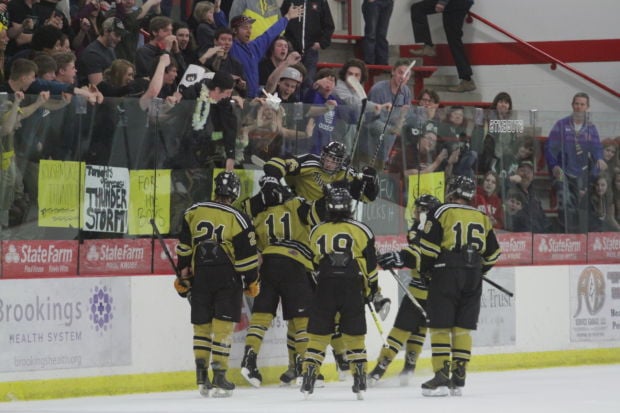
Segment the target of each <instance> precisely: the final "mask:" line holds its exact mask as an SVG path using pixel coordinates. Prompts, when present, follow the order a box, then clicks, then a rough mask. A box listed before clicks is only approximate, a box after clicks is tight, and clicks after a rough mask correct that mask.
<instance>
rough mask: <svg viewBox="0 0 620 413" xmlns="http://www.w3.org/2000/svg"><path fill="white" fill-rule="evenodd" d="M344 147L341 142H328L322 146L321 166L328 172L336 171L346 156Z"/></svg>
mask: <svg viewBox="0 0 620 413" xmlns="http://www.w3.org/2000/svg"><path fill="white" fill-rule="evenodd" d="M346 151H347V149H346V147H345V146H344V143H342V142H335V141H334V142H330V143H328V144H327V145H325V146H323V150H322V152H321V166H322V167H323V170H324V171H325V172H327V173H329V174H334V173H336V172H338V171H339V170H340V169H341V168H342V165H343V164H344V163H345V159H346V157H347V154H346Z"/></svg>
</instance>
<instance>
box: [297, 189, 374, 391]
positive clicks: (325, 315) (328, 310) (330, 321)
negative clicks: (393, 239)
mask: <svg viewBox="0 0 620 413" xmlns="http://www.w3.org/2000/svg"><path fill="white" fill-rule="evenodd" d="M351 204H352V197H351V194H350V193H349V191H348V189H347V188H346V187H345V186H340V185H338V186H336V185H334V186H332V187H331V188H329V189H328V192H327V195H326V205H327V217H326V221H324V222H323V223H321V224H319V225H317V226H316V227H314V228H313V229H312V231H311V232H310V246H311V248H312V249H313V252H314V259H313V262H314V264H315V268H316V271H317V272H316V278H317V286H316V291H315V296H314V300H313V303H312V306H311V308H310V320H309V322H308V336H309V339H310V341H309V343H308V349H307V350H306V353H305V355H304V361H303V367H302V377H303V380H302V385H301V391H302V392H303V393H304V395H305V396H306V397H308V395H309V394H311V393H312V392H313V391H314V384H315V380H316V378H317V374H318V370H319V368H320V367H321V364H322V363H323V360H324V359H325V349H326V348H327V346H328V345H329V343H330V340H331V336H332V333H333V331H334V327H335V321H334V318H335V316H336V314H339V315H340V320H339V323H340V331H341V333H342V337H343V341H344V344H345V348H346V349H347V359H348V361H349V364H350V366H351V370H352V373H353V387H352V389H353V392H354V393H356V395H357V398H358V399H362V398H363V393H364V392H365V391H366V364H367V361H366V347H365V344H364V338H365V335H366V316H365V312H364V304H365V301H366V300H371V299H372V296H373V294H375V293H377V291H378V288H379V287H378V283H377V263H376V260H377V252H376V249H375V238H374V235H373V233H372V231H371V230H370V228H369V227H368V226H366V225H365V224H363V223H361V222H358V221H355V220H353V219H351V215H352V211H351V208H352V206H351Z"/></svg>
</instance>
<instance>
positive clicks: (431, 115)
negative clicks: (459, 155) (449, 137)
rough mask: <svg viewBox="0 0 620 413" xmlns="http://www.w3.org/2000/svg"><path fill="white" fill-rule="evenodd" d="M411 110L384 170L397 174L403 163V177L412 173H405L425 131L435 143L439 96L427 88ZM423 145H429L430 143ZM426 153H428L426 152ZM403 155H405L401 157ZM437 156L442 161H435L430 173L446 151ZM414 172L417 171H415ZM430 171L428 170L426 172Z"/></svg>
mask: <svg viewBox="0 0 620 413" xmlns="http://www.w3.org/2000/svg"><path fill="white" fill-rule="evenodd" d="M413 109H414V110H412V111H410V112H409V113H408V114H407V116H406V119H405V123H404V125H403V128H402V130H401V133H400V134H399V136H397V137H396V140H394V144H393V145H392V148H391V149H390V152H389V155H388V165H387V166H386V168H385V169H386V170H387V171H390V172H398V170H399V168H401V169H402V166H403V162H404V163H405V165H404V166H405V171H404V172H405V175H408V174H410V173H412V172H411V171H409V172H407V170H409V169H412V168H413V166H412V165H414V163H413V158H412V157H413V156H417V154H418V153H419V151H418V140H419V139H420V135H422V134H424V133H426V131H428V130H432V131H433V136H434V140H433V142H434V143H435V144H436V143H437V127H438V126H439V121H440V111H439V95H438V94H437V92H435V91H434V90H432V89H428V88H425V89H423V90H422V91H421V92H420V94H419V95H418V106H417V107H414V108H413ZM425 143H430V141H427V142H425ZM427 148H428V147H426V148H423V150H424V149H427ZM433 151H435V147H433ZM426 152H427V153H428V151H426ZM403 153H404V154H405V155H403ZM437 154H439V155H441V156H440V158H442V159H439V160H438V161H437V162H438V164H437V165H435V166H434V167H431V169H432V171H435V170H436V169H437V168H438V167H439V165H441V163H442V162H443V161H444V160H445V159H444V158H443V154H447V150H446V151H443V153H442V151H439V152H438V153H437ZM434 160H436V159H432V161H434ZM424 163H426V162H424ZM415 170H416V171H417V169H415ZM442 170H443V169H442ZM432 171H430V170H429V171H427V172H432Z"/></svg>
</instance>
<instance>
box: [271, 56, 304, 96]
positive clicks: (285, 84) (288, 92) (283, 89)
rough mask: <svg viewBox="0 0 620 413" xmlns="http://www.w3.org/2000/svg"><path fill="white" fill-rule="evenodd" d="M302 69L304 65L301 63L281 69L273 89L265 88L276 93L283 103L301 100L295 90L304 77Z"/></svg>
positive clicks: (297, 89)
mask: <svg viewBox="0 0 620 413" xmlns="http://www.w3.org/2000/svg"><path fill="white" fill-rule="evenodd" d="M303 69H304V67H303V65H302V64H301V63H298V64H296V65H291V66H289V67H287V68H286V69H284V70H283V71H282V74H281V75H280V77H279V79H278V82H277V85H276V88H275V90H271V91H270V90H269V89H267V88H265V90H266V91H267V92H269V93H272V94H273V93H277V94H278V98H280V100H281V101H282V103H284V104H287V103H296V102H301V99H300V98H299V95H298V93H297V92H298V91H299V86H300V85H301V82H303V79H304V73H305V72H304V70H303Z"/></svg>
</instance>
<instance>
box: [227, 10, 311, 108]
mask: <svg viewBox="0 0 620 413" xmlns="http://www.w3.org/2000/svg"><path fill="white" fill-rule="evenodd" d="M301 11H302V8H301V7H297V6H291V7H290V8H289V9H288V12H287V13H286V16H284V17H282V18H280V19H279V20H278V21H277V22H276V23H275V24H273V25H272V26H271V27H270V28H269V29H267V31H266V32H265V33H263V34H261V35H260V36H258V37H257V38H256V39H254V40H250V36H251V35H252V23H254V21H255V20H254V19H251V18H249V17H247V16H243V15H241V16H235V17H233V18H232V19H231V20H230V28H231V29H232V30H233V32H234V34H235V39H234V40H233V45H232V47H231V49H230V56H231V57H233V58H235V59H237V60H238V61H239V62H240V63H241V64H242V65H243V69H244V72H245V76H246V79H245V80H246V82H247V90H248V93H247V97H248V98H255V97H257V96H259V94H260V90H259V81H258V63H259V62H260V61H261V59H262V58H263V57H264V56H265V53H267V50H269V46H270V45H271V42H273V41H274V39H275V38H276V37H278V35H279V34H280V33H282V32H283V31H284V29H286V25H287V24H288V22H289V20H292V19H295V18H298V17H299V16H300V15H301Z"/></svg>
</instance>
